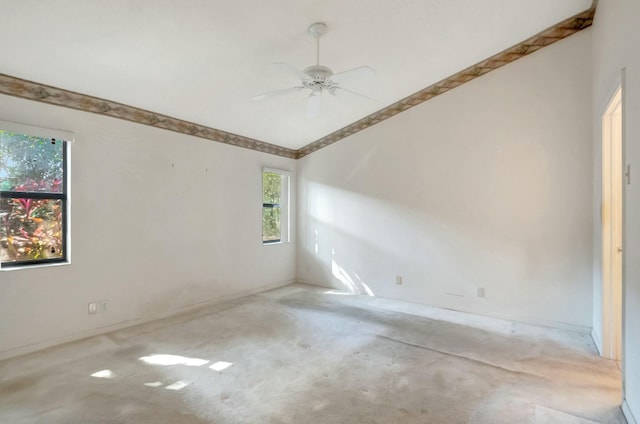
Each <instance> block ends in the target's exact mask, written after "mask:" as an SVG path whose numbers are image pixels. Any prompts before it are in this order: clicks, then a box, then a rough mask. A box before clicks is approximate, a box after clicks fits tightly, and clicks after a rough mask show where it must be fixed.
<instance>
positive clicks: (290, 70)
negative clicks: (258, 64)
mask: <svg viewBox="0 0 640 424" xmlns="http://www.w3.org/2000/svg"><path fill="white" fill-rule="evenodd" d="M271 68H273V69H275V70H276V71H278V72H281V73H284V74H289V75H292V76H294V77H296V78H298V79H304V80H307V79H309V76H308V75H307V74H305V73H304V72H302V71H301V70H299V69H298V68H296V67H295V66H292V65H289V64H288V63H283V62H276V63H272V64H271Z"/></svg>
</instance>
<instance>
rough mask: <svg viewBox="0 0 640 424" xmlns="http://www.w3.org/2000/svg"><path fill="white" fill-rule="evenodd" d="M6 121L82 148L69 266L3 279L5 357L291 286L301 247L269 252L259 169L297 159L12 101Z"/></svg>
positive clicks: (0, 322)
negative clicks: (95, 310) (69, 136)
mask: <svg viewBox="0 0 640 424" xmlns="http://www.w3.org/2000/svg"><path fill="white" fill-rule="evenodd" d="M0 120H4V121H12V122H19V123H25V124H31V125H36V126H40V127H48V128H58V129H63V130H68V131H71V132H74V133H75V138H76V142H75V143H74V144H73V145H72V147H71V205H72V211H71V214H72V217H71V230H72V240H71V242H72V250H71V255H72V264H71V265H68V266H59V267H48V268H40V269H26V270H16V271H2V272H0V358H2V357H8V356H13V355H16V354H19V353H24V352H26V351H29V350H34V349H37V348H41V347H43V346H46V345H49V344H56V343H59V342H61V341H65V340H71V339H74V338H77V337H81V336H86V335H90V334H95V333H97V332H100V331H104V330H105V329H106V328H105V327H107V328H113V327H114V326H118V325H126V324H130V323H132V322H135V321H134V320H147V319H151V318H153V317H158V316H161V315H168V314H171V313H172V312H175V311H177V310H179V309H181V308H185V307H189V306H191V305H195V304H198V303H201V302H209V301H214V300H217V299H222V298H224V297H229V296H233V295H235V294H239V293H248V292H252V291H256V290H260V289H264V288H267V287H271V286H274V285H281V284H286V283H289V282H292V281H293V279H294V275H295V253H296V252H295V243H290V244H284V245H270V246H263V245H262V228H261V213H262V212H261V202H262V198H261V178H262V175H261V169H262V167H263V166H269V167H273V168H281V169H286V170H290V171H292V172H295V167H296V162H295V161H293V160H290V159H286V158H281V157H277V156H273V155H267V154H262V153H258V152H254V151H251V150H246V149H240V148H236V147H231V146H227V145H224V144H220V143H215V142H211V141H207V140H202V139H198V138H194V137H190V136H186V135H182V134H177V133H173V132H169V131H163V130H159V129H155V128H151V127H147V126H143V125H138V124H133V123H129V122H125V121H121V120H117V119H112V118H106V117H102V116H98V115H94V114H89V113H84V112H79V111H74V110H70V109H64V108H60V107H54V106H49V105H45V104H41V103H35V102H30V101H27V100H21V99H16V98H13V97H8V96H0ZM293 180H294V182H295V174H294V178H293ZM293 192H294V193H295V186H294V187H293ZM102 299H108V301H109V303H108V309H107V311H106V312H101V313H99V314H98V315H92V316H89V315H88V314H87V303H88V302H90V301H99V300H102Z"/></svg>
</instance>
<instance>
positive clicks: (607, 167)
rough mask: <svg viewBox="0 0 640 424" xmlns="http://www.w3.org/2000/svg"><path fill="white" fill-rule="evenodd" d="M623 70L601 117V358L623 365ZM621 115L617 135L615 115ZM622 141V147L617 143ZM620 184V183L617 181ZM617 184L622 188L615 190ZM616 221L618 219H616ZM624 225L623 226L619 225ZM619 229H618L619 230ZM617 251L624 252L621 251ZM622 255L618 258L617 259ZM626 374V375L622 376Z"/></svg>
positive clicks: (618, 187)
mask: <svg viewBox="0 0 640 424" xmlns="http://www.w3.org/2000/svg"><path fill="white" fill-rule="evenodd" d="M624 101H625V96H624V70H623V72H622V75H621V79H620V81H619V82H618V84H616V87H615V89H614V90H613V92H612V94H611V96H610V97H609V101H608V102H607V104H606V106H605V108H604V109H603V110H602V113H601V120H602V121H601V123H602V128H601V147H602V205H601V224H602V269H601V277H602V356H603V357H605V358H610V359H614V360H617V361H620V362H621V363H622V366H624V362H623V352H624V256H625V249H624V222H625V216H624V215H625V214H624V209H625V208H624V201H625V199H624V197H625V181H624V175H623V174H624V169H625V160H624V146H625V142H624V141H625V137H624V110H625V108H624ZM617 110H619V111H618V113H619V114H620V117H619V127H618V130H617V132H615V131H616V124H617V123H616V122H615V118H614V116H615V114H616V111H617ZM616 140H618V141H619V145H615V144H614V142H617V141H616ZM616 180H617V181H616ZM616 183H619V186H617V187H616V185H615V184H616ZM616 190H619V191H620V192H619V193H616V192H615V191H616ZM616 217H617V218H616ZM617 221H621V222H617ZM616 225H618V226H619V228H616ZM618 249H621V250H620V251H619V250H618ZM617 255H619V256H617ZM623 374H624V373H623Z"/></svg>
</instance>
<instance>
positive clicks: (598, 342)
mask: <svg viewBox="0 0 640 424" xmlns="http://www.w3.org/2000/svg"><path fill="white" fill-rule="evenodd" d="M591 339H592V340H593V344H595V345H596V349H597V350H598V355H600V356H602V340H600V336H599V335H598V333H596V329H595V328H592V329H591Z"/></svg>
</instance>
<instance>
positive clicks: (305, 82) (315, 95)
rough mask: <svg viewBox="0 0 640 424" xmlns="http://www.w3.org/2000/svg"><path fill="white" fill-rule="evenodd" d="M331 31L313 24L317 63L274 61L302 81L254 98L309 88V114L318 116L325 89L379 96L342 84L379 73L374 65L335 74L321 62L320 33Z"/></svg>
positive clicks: (311, 26)
mask: <svg viewBox="0 0 640 424" xmlns="http://www.w3.org/2000/svg"><path fill="white" fill-rule="evenodd" d="M326 32H327V25H326V24H324V23H322V22H316V23H314V24H311V25H310V26H309V34H311V35H312V36H313V37H314V38H315V39H316V64H315V65H311V66H308V67H306V68H304V69H303V70H302V71H300V70H299V69H297V68H296V67H294V66H291V65H289V64H287V63H273V64H272V66H273V67H274V68H276V69H278V70H279V71H282V72H285V73H288V74H290V75H293V76H296V77H298V78H300V85H298V86H295V87H290V88H285V89H283V90H276V91H271V92H268V93H264V94H260V95H257V96H254V97H252V99H253V100H264V99H268V98H271V97H275V96H280V95H282V94H289V93H293V92H296V91H301V90H309V91H310V93H309V97H308V100H307V117H309V118H310V117H315V116H317V115H318V113H319V112H320V99H321V97H322V93H323V92H325V91H326V92H328V93H329V94H332V95H334V96H337V95H339V93H341V92H345V93H350V94H353V95H356V96H360V97H364V98H367V99H370V100H375V99H374V98H372V97H369V96H367V95H364V94H361V93H358V92H356V91H353V90H349V89H348V88H345V87H342V85H341V84H342V83H344V82H348V81H351V80H354V79H358V78H367V77H372V76H374V75H375V71H374V70H373V68H371V67H370V66H359V67H357V68H353V69H349V70H347V71H343V72H338V73H337V74H334V73H333V71H332V70H331V69H330V68H328V67H326V66H322V65H320V37H322V35H323V34H325V33H326Z"/></svg>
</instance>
